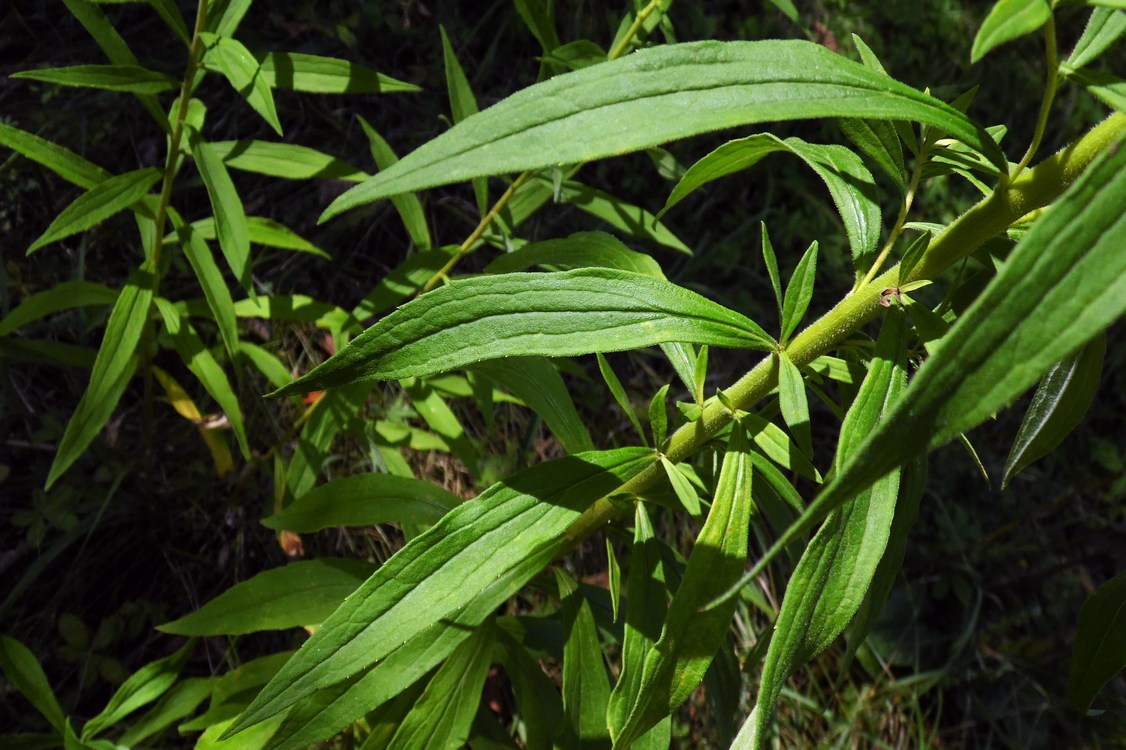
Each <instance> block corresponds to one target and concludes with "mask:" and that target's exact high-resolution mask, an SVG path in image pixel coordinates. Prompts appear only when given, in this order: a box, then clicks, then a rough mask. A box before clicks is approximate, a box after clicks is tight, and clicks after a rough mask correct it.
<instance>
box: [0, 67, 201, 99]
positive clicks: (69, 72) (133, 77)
mask: <svg viewBox="0 0 1126 750" xmlns="http://www.w3.org/2000/svg"><path fill="white" fill-rule="evenodd" d="M11 77H12V78H25V79H28V80H31V81H42V82H43V83H54V84H58V85H59V86H80V87H84V88H94V89H107V90H109V91H128V92H130V93H134V94H159V93H160V92H161V91H168V90H170V89H174V88H176V87H177V86H178V85H179V84H177V83H176V81H174V80H173V79H171V78H169V77H168V76H166V75H164V74H163V73H157V72H156V71H155V70H148V69H147V68H142V67H141V66H140V65H73V66H71V67H69V68H39V69H38V70H23V71H20V72H18V73H12V75H11Z"/></svg>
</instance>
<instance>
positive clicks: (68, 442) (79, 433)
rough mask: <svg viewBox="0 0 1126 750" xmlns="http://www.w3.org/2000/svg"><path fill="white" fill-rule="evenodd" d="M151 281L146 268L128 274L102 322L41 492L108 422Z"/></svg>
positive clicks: (124, 381) (126, 374)
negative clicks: (94, 352) (87, 378)
mask: <svg viewBox="0 0 1126 750" xmlns="http://www.w3.org/2000/svg"><path fill="white" fill-rule="evenodd" d="M155 285H156V276H155V274H153V273H152V270H151V269H150V268H149V266H148V264H145V265H144V266H142V267H141V268H140V269H138V270H136V271H134V272H133V273H132V274H130V277H129V281H128V282H126V284H125V288H124V289H122V290H121V294H120V295H119V296H118V298H117V302H115V303H114V305H113V310H112V311H111V312H110V315H109V320H108V321H107V322H106V331H105V334H104V337H103V338H102V345H101V347H100V348H99V349H98V356H97V358H96V359H95V360H94V368H93V370H92V371H91V372H90V385H89V386H88V387H87V388H86V392H85V393H83V394H82V399H81V400H80V401H79V402H78V408H77V409H75V411H74V415H73V416H72V417H71V418H70V421H69V422H67V426H66V431H65V432H64V433H63V437H62V440H60V441H59V449H58V452H57V453H56V454H55V460H54V461H53V462H52V463H51V470H50V472H48V474H47V482H46V485H45V487H46V488H47V489H50V487H51V485H53V484H54V483H55V480H57V479H58V478H59V477H60V476H62V474H63V472H65V471H66V470H67V469H68V468H70V465H71V464H73V463H74V462H75V460H76V459H77V458H78V457H79V456H80V455H82V452H83V451H85V450H86V448H87V446H89V445H90V443H91V442H93V440H94V438H95V437H97V435H98V433H99V432H101V430H102V427H104V426H105V423H106V422H108V421H109V418H110V416H111V415H112V414H113V410H114V408H116V407H117V402H118V401H119V400H120V399H121V394H122V393H124V392H125V386H126V385H128V384H129V379H130V378H131V377H132V375H133V369H134V367H135V366H136V358H135V357H134V356H133V355H134V353H135V352H136V351H137V345H138V344H139V343H140V341H141V333H142V332H143V330H144V328H145V322H146V321H147V320H148V316H149V308H150V306H151V304H152V298H153V288H154V287H155Z"/></svg>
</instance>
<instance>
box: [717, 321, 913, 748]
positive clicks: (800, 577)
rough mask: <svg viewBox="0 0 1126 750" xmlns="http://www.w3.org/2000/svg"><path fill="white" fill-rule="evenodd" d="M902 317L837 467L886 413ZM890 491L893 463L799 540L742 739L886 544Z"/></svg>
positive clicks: (845, 614) (899, 385) (901, 341)
mask: <svg viewBox="0 0 1126 750" xmlns="http://www.w3.org/2000/svg"><path fill="white" fill-rule="evenodd" d="M903 318H904V316H903V314H902V313H901V312H900V311H898V310H893V311H891V312H889V313H888V316H887V317H886V318H885V322H884V327H883V330H882V331H881V332H880V338H879V341H877V343H876V353H875V357H874V359H873V360H872V364H871V366H870V367H869V370H868V376H867V377H866V378H865V379H864V382H863V383H862V384H861V386H860V391H859V392H858V393H857V395H856V399H855V401H853V404H852V406H851V407H850V408H849V410H848V413H847V414H846V415H845V419H844V423H843V424H842V425H841V437H840V443H839V445H838V446H837V456H836V459H835V464H836V467H837V468H838V469H839V468H840V467H842V466H843V465H844V464H845V462H846V461H847V460H848V458H849V456H850V454H851V453H852V452H853V451H854V450H855V449H856V446H857V445H858V444H859V443H860V442H861V441H862V440H863V438H864V436H865V435H867V434H868V433H869V432H870V431H871V430H872V429H873V428H875V427H876V425H878V424H879V423H880V422H881V421H882V420H883V419H887V418H888V417H887V416H886V415H887V412H888V411H889V410H890V409H891V407H892V406H893V405H894V403H895V402H896V401H897V400H898V398H899V396H900V394H901V393H902V391H903V389H904V387H905V385H906V382H907V368H906V359H907V357H906V336H905V328H906V326H905V323H904V319H903ZM898 492H899V472H898V470H897V471H894V472H892V473H891V474H888V475H887V476H885V477H884V478H882V479H881V480H880V481H879V482H877V483H876V485H875V486H873V487H872V488H871V489H866V490H864V491H862V492H860V493H858V494H857V495H856V496H855V497H854V498H853V499H852V500H851V501H850V502H849V503H847V504H845V505H843V506H841V507H840V508H839V509H838V510H836V511H834V512H833V513H832V514H831V515H830V516H829V517H828V518H827V519H826V520H825V524H824V525H823V526H822V527H821V529H820V530H818V532H817V534H816V535H815V536H814V537H813V539H812V541H810V543H809V546H808V547H806V550H805V553H804V554H803V555H802V557H801V560H800V561H799V562H798V565H797V568H796V569H795V570H794V573H793V575H792V576H790V581H789V583H787V584H786V595H785V598H784V599H783V600H782V607H781V609H780V610H779V612H778V618H777V619H776V620H775V623H774V631H773V636H772V637H771V639H770V645H769V647H768V648H767V652H766V659H765V660H764V666H763V673H762V680H761V681H760V683H759V693H758V696H757V698H756V700H755V708H754V710H753V711H752V712H751V715H750V718H748V719H747V722H746V724H744V726H743V728H742V729H741V730H740V732H739V734H740V735H741V736H743V737H748V738H749V740H748V746H749V747H751V748H759V747H762V746H763V743H764V741H765V732H766V729H767V727H768V726H769V724H770V719H771V716H772V715H773V713H774V704H775V702H776V701H777V700H778V696H779V695H780V694H781V692H782V687H783V685H784V684H785V682H786V680H787V679H789V677H790V675H791V674H792V673H793V672H794V670H796V669H797V668H798V667H800V666H801V665H802V664H804V663H805V662H806V661H808V660H809V659H812V658H813V657H814V656H816V655H817V654H819V653H820V652H821V651H823V650H824V649H825V648H827V647H828V646H829V644H830V643H832V642H833V640H835V639H836V637H837V636H838V635H840V634H841V632H842V631H843V630H844V629H845V627H846V626H847V625H848V623H849V621H851V620H852V617H853V615H855V614H856V611H857V609H859V607H860V605H861V603H862V602H863V600H864V595H865V593H866V592H867V590H868V586H869V584H870V583H871V581H872V577H873V576H874V575H875V573H876V568H877V566H878V565H879V562H880V559H881V558H882V557H883V553H884V549H885V548H886V546H887V543H888V537H889V535H890V532H891V526H892V520H893V518H894V516H895V501H896V496H897V494H898ZM728 606H733V603H732V604H731V605H728ZM738 742H739V741H738V740H736V743H737V744H738Z"/></svg>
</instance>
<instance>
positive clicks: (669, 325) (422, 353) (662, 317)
mask: <svg viewBox="0 0 1126 750" xmlns="http://www.w3.org/2000/svg"><path fill="white" fill-rule="evenodd" d="M665 341H685V342H690V343H700V344H716V345H718V346H731V347H740V346H741V347H758V348H766V347H768V346H769V345H770V344H769V341H770V340H769V337H768V336H767V335H766V334H765V333H764V332H763V331H762V329H761V328H759V327H758V325H756V324H755V323H754V322H753V321H751V320H749V319H747V318H745V317H743V316H742V315H740V314H739V313H736V312H734V311H732V310H728V309H727V308H725V307H723V306H721V305H718V304H716V303H715V302H712V301H710V300H708V299H706V298H704V297H701V296H699V295H698V294H695V293H694V292H690V291H688V290H687V289H684V288H682V287H678V286H676V285H675V284H671V283H669V282H667V281H663V280H660V279H654V278H651V277H649V276H642V275H640V274H635V273H627V272H625V271H613V270H610V269H601V268H589V269H578V270H575V271H565V272H562V273H542V274H532V273H513V274H502V275H498V276H481V277H476V278H469V279H463V280H458V281H455V282H453V283H451V284H448V285H447V286H444V287H441V288H439V289H435V290H434V291H432V292H429V293H427V294H424V295H423V296H421V297H419V298H417V299H415V300H413V301H412V302H410V303H408V304H406V305H404V306H403V307H401V308H399V309H398V310H396V311H395V312H393V313H392V314H390V315H388V316H387V317H386V318H384V319H383V320H381V321H379V322H378V323H376V324H375V325H374V326H372V327H371V328H369V329H368V330H367V331H365V332H364V333H363V334H361V335H360V336H357V337H356V338H355V339H354V340H353V341H352V342H351V343H350V344H349V345H348V346H347V347H345V348H344V349H343V350H341V351H340V352H338V353H337V354H336V355H335V356H333V357H331V358H330V359H329V360H328V361H327V362H325V363H324V364H322V365H320V366H319V367H317V368H316V369H315V370H313V371H312V372H311V373H309V374H308V375H306V376H304V377H302V378H300V379H299V380H297V381H295V382H294V383H293V384H292V385H291V386H288V387H286V388H283V389H281V390H279V391H276V392H275V394H274V395H276V396H284V395H286V394H288V393H293V392H304V391H309V390H315V389H320V388H326V387H329V386H333V385H342V384H344V383H354V382H357V381H362V380H384V379H387V378H402V377H407V376H412V375H413V376H422V375H432V374H434V373H438V372H445V371H447V370H453V369H456V368H458V367H464V366H466V365H469V364H473V363H474V362H480V361H483V360H487V359H500V358H502V357H510V356H528V355H542V356H551V357H563V356H571V355H576V354H590V353H594V352H612V351H621V350H624V349H634V348H638V347H642V346H649V345H652V344H659V343H661V342H665Z"/></svg>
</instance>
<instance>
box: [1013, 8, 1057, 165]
mask: <svg viewBox="0 0 1126 750" xmlns="http://www.w3.org/2000/svg"><path fill="white" fill-rule="evenodd" d="M1044 46H1045V47H1046V48H1047V50H1046V51H1047V67H1048V72H1047V82H1046V83H1045V84H1044V98H1043V100H1041V102H1040V114H1039V115H1038V116H1037V117H1036V130H1035V131H1033V134H1032V142H1031V143H1030V144H1028V151H1026V152H1025V154H1024V156H1023V157H1021V160H1020V163H1019V164H1017V166H1016V169H1014V170H1013V173H1012V175H1011V176H1010V179H1014V180H1015V179H1016V178H1017V177H1018V176H1019V175H1020V173H1021V172H1023V171H1024V168H1025V167H1027V166H1028V164H1029V163H1030V162H1031V161H1032V157H1033V156H1035V155H1036V151H1037V149H1039V148H1040V141H1042V140H1043V138H1044V129H1045V128H1046V127H1047V125H1048V113H1049V112H1051V110H1052V101H1053V100H1054V99H1055V98H1056V87H1057V86H1058V85H1059V80H1060V78H1059V75H1060V74H1059V53H1058V52H1057V50H1056V23H1055V21H1054V20H1053V19H1052V18H1049V19H1048V22H1047V23H1046V24H1044Z"/></svg>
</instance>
